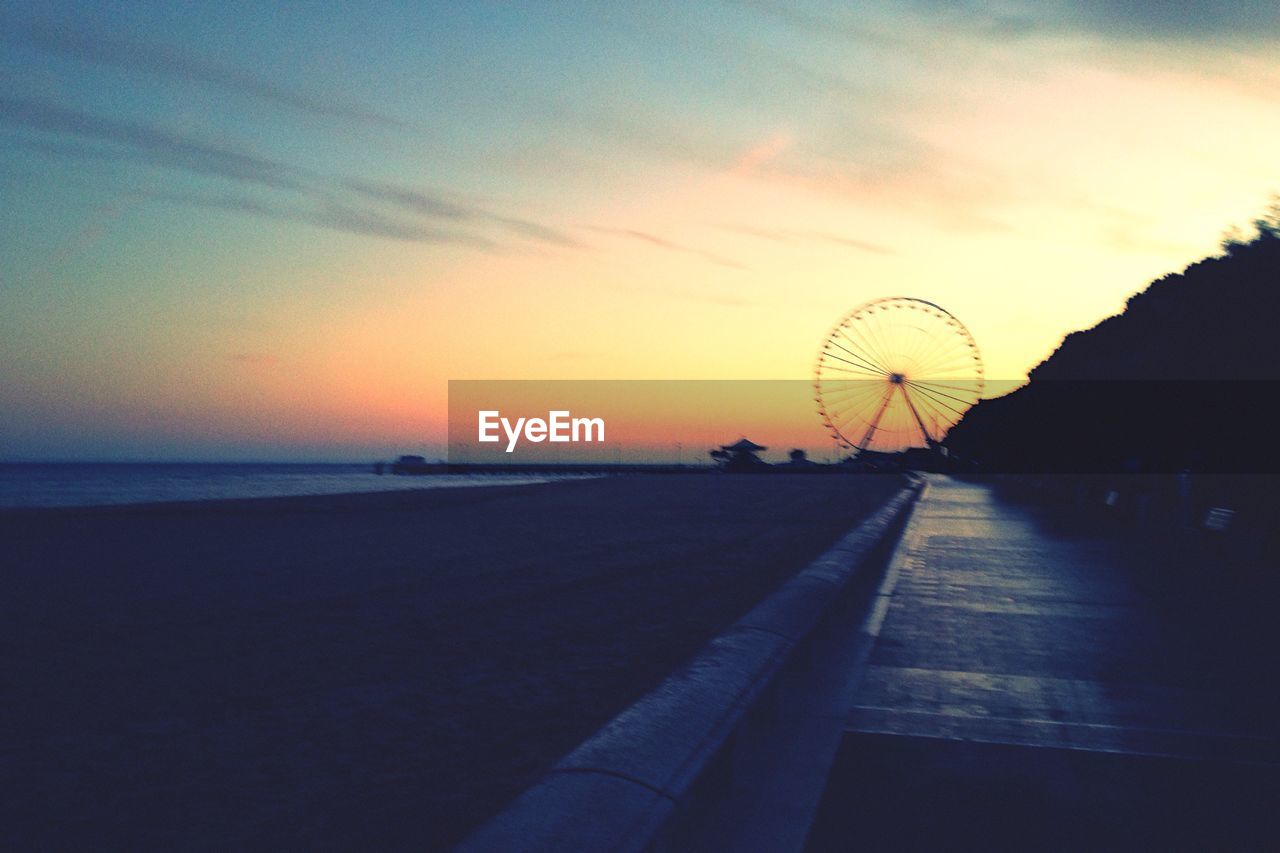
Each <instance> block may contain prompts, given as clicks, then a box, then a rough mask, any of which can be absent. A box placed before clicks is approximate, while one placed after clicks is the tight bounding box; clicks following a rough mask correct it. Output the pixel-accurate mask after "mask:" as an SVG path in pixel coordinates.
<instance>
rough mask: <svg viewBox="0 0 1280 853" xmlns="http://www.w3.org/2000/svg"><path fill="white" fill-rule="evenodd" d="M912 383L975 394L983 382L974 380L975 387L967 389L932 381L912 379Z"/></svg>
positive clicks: (971, 386)
mask: <svg viewBox="0 0 1280 853" xmlns="http://www.w3.org/2000/svg"><path fill="white" fill-rule="evenodd" d="M911 381H912V382H914V383H915V384H916V385H926V386H928V387H930V388H948V389H950V390H952V391H960V392H962V393H963V392H965V391H972V392H974V393H975V394H976V393H979V391H978V387H977V386H980V385H982V380H981V379H978V378H975V379H974V384H973V385H970V386H967V387H966V386H964V385H948V384H947V383H945V382H935V381H934V380H932V379H912V380H911Z"/></svg>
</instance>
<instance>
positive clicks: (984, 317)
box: [0, 0, 1280, 460]
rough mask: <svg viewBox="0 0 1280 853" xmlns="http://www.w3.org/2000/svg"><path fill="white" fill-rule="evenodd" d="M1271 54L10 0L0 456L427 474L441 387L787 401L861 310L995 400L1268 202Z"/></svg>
mask: <svg viewBox="0 0 1280 853" xmlns="http://www.w3.org/2000/svg"><path fill="white" fill-rule="evenodd" d="M1278 48H1280V6H1277V5H1276V4H1274V3H1250V2H1244V3H1239V2H1237V3H1229V4H1228V3H1217V2H1208V0H1195V1H1194V2H1177V3H1174V2H1101V0H1086V2H1070V3H1068V2H1060V3H1055V2H1017V0H1010V2H1002V3H992V4H980V3H963V4H955V3H942V2H931V0H920V2H913V3H894V4H877V3H867V4H858V7H857V8H856V9H854V8H853V7H852V6H851V5H849V4H841V3H834V2H833V3H815V2H797V3H781V2H774V0H728V2H717V1H716V0H710V2H707V3H700V4H688V3H674V2H673V3H665V2H641V3H636V4H579V3H564V4H560V3H545V4H490V3H485V2H476V3H465V4H459V3H450V4H432V3H420V2H419V3H390V2H381V3H356V2H349V3H322V2H314V3H307V4H287V5H286V4H263V3H259V2H250V3H240V2H224V3H219V4H186V3H144V2H135V3H128V4H121V3H59V2H53V3H40V4H35V3H7V4H4V5H3V6H2V7H0V199H2V200H3V203H2V204H0V459H9V460H35V459H42V460H44V459H180V460H231V459H255V460H277V459H278V460H287V459H308V460H313V459H334V460H345V459H370V458H386V457H388V456H391V455H394V454H396V453H402V452H426V453H427V454H428V455H429V454H431V453H432V452H437V451H439V449H440V448H442V446H443V444H444V441H445V435H446V431H447V383H448V380H451V379H453V380H460V379H461V380H474V379H504V380H505V379H804V378H806V377H809V376H811V375H812V371H813V366H814V359H815V356H816V354H817V351H818V348H819V346H820V345H821V344H822V341H823V339H824V337H825V336H826V334H827V333H828V332H829V330H830V329H831V327H832V326H833V324H834V323H835V322H836V321H837V320H838V319H839V318H840V317H841V316H843V315H844V314H845V313H847V312H848V311H849V310H851V309H853V308H855V307H857V306H858V305H860V304H862V303H865V302H868V301H870V300H872V299H876V298H881V297H886V296H910V297H916V298H920V299H926V300H929V301H931V302H935V303H937V304H939V305H941V306H943V307H944V308H946V309H947V310H948V311H950V312H951V313H952V314H954V315H955V316H956V317H957V318H959V319H960V320H961V321H962V322H963V323H964V324H965V325H966V326H967V327H968V329H969V330H970V331H971V332H972V334H973V336H974V338H975V340H976V341H977V343H978V345H979V347H980V348H981V352H982V356H983V360H984V364H985V370H986V375H987V376H988V377H989V378H992V379H995V380H1018V379H1021V378H1023V377H1025V375H1026V373H1027V371H1028V370H1029V369H1030V368H1031V367H1033V366H1034V365H1035V364H1036V363H1037V362H1038V361H1040V360H1041V359H1042V358H1044V357H1045V356H1046V355H1048V354H1049V353H1050V352H1051V351H1052V350H1053V349H1054V347H1055V346H1056V345H1057V344H1058V342H1059V341H1060V340H1061V338H1062V336H1063V335H1064V334H1066V333H1067V332H1070V331H1072V330H1074V329H1078V328H1084V327H1087V326H1090V325H1092V324H1093V323H1094V322H1096V321H1097V320H1099V319H1101V318H1102V317H1105V316H1107V315H1109V314H1113V313H1115V312H1116V311H1118V310H1120V309H1121V308H1122V307H1123V305H1124V301H1125V299H1126V298H1127V297H1128V296H1130V295H1131V294H1133V293H1134V292H1136V291H1138V290H1141V289H1142V288H1143V287H1144V286H1145V285H1146V284H1147V283H1148V282H1149V281H1150V280H1152V279H1153V278H1157V277H1159V276H1161V275H1163V274H1165V273H1168V272H1174V271H1177V270H1179V269H1181V268H1182V267H1184V266H1185V265H1186V264H1188V263H1190V262H1192V261H1194V260H1196V259H1198V258H1200V257H1203V256H1205V255H1206V254H1212V253H1214V252H1215V251H1217V246H1218V242H1219V240H1220V239H1221V237H1222V234H1223V232H1224V231H1225V230H1226V229H1227V228H1228V227H1230V226H1231V225H1233V224H1242V223H1246V222H1248V221H1249V220H1251V219H1252V218H1253V217H1254V216H1255V215H1256V214H1258V213H1259V212H1260V211H1261V210H1262V209H1263V207H1264V206H1265V204H1266V202H1267V200H1268V198H1269V196H1270V195H1271V194H1272V193H1273V192H1274V191H1275V190H1276V189H1277V188H1280V164H1278V162H1277V159H1276V157H1275V153H1274V152H1275V140H1276V139H1277V138H1280V49H1278ZM996 385H997V386H998V387H1008V385H1007V382H1004V383H1001V382H999V381H998V382H997V383H996ZM814 428H815V430H819V431H820V430H821V428H822V427H821V423H820V422H819V420H818V418H817V415H816V414H815V416H814ZM729 432H734V430H732V429H729ZM734 438H736V434H732V435H726V440H732V439H734Z"/></svg>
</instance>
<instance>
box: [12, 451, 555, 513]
mask: <svg viewBox="0 0 1280 853" xmlns="http://www.w3.org/2000/svg"><path fill="white" fill-rule="evenodd" d="M553 479H563V478H562V477H559V476H522V475H507V474H433V475H426V476H396V475H394V474H381V475H380V474H377V473H375V472H374V468H373V465H372V464H269V463H195V464H193V463H132V462H129V463H126V462H119V463H92V464H85V463H0V509H5V508H14V507H71V506H105V505H110V504H142V503H163V502H169V501H203V500H217V499H222V498H269V497H285V496H291V495H335V494H347V493H351V492H390V491H408V490H414V489H444V488H461V487H468V486H503V485H525V484H535V483H545V482H547V481H549V480H553Z"/></svg>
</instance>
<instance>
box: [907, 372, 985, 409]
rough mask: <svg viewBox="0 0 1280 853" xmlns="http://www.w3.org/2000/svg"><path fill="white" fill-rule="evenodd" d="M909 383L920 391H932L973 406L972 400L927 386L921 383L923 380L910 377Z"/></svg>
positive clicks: (961, 403) (964, 404)
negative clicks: (919, 380)
mask: <svg viewBox="0 0 1280 853" xmlns="http://www.w3.org/2000/svg"><path fill="white" fill-rule="evenodd" d="M907 384H908V385H910V386H911V387H912V388H915V389H916V390H918V391H924V392H928V393H930V394H936V395H937V396H939V397H945V398H947V399H948V400H954V401H955V402H957V403H959V404H960V405H962V406H971V405H973V403H972V401H970V400H965V399H963V398H961V397H957V396H955V395H954V394H948V393H947V392H945V391H939V390H937V389H936V388H926V387H925V385H924V384H923V383H921V382H917V381H915V380H914V379H908V380H907Z"/></svg>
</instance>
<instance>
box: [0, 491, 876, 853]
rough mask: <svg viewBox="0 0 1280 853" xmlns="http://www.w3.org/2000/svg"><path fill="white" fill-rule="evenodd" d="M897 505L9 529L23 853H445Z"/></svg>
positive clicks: (570, 498) (506, 507)
mask: <svg viewBox="0 0 1280 853" xmlns="http://www.w3.org/2000/svg"><path fill="white" fill-rule="evenodd" d="M898 485H899V481H898V479H897V478H895V477H888V476H884V477H879V476H862V477H857V478H854V477H839V476H832V477H803V476H795V475H771V476H742V477H726V476H711V475H688V476H631V477H615V478H604V479H599V480H591V481H580V482H565V483H554V484H547V485H535V486H519V487H493V488H476V489H465V490H448V491H426V492H414V493H398V494H389V495H356V496H339V497H325V498H289V499H279V500H260V501H238V502H217V503H204V504H188V505H173V506H152V507H135V508H114V509H110V510H103V511H72V510H44V511H17V512H7V513H0V540H2V541H3V542H4V543H5V551H6V560H5V562H6V564H7V567H6V570H5V572H4V574H3V585H4V586H3V594H2V595H0V641H2V642H3V646H4V648H5V650H6V659H7V660H6V670H7V671H8V678H7V679H6V680H7V681H8V684H7V687H8V690H7V693H8V694H9V695H8V698H7V699H6V701H5V703H4V704H5V710H4V712H3V714H4V717H5V723H4V726H3V730H2V734H0V737H2V738H3V742H2V743H0V747H2V748H3V750H4V754H5V761H4V765H5V768H6V769H5V770H4V771H3V773H4V774H5V776H6V777H8V778H6V779H5V788H6V790H7V791H9V792H10V793H9V794H8V795H7V802H6V804H5V810H6V812H7V815H6V817H5V819H4V820H3V825H4V827H5V829H4V832H5V834H7V835H8V836H9V839H8V842H7V843H6V845H5V846H7V847H9V848H11V849H14V848H24V849H25V848H32V847H35V846H46V847H47V846H56V847H66V846H91V847H94V848H96V849H104V848H135V849H136V848H139V847H148V848H156V847H175V846H181V847H184V848H193V847H194V848H206V847H207V848H210V849H214V848H217V849H227V848H234V847H241V848H243V847H246V846H247V847H254V848H258V847H279V846H283V847H293V848H299V847H304V848H319V849H324V848H334V847H373V848H379V847H392V848H397V849H402V848H414V849H423V848H424V847H425V848H428V849H440V848H444V847H447V846H449V845H450V844H451V843H453V842H455V841H457V840H459V839H460V838H461V837H462V836H463V835H464V834H465V833H466V832H467V831H468V830H469V829H471V828H473V827H474V826H475V825H477V824H478V823H479V822H480V821H482V820H484V819H485V818H486V817H487V816H489V815H490V814H492V813H494V812H496V811H497V810H499V809H501V808H502V807H503V805H504V804H505V803H506V802H507V801H509V799H510V798H511V797H513V796H514V795H515V794H517V793H518V792H519V791H520V790H522V789H523V788H524V787H525V786H526V785H528V784H529V783H530V782H532V781H534V780H535V779H536V778H537V777H538V776H539V775H540V774H541V773H542V772H544V771H545V769H546V768H547V767H548V766H549V765H550V764H551V763H553V762H554V761H555V760H556V759H558V758H559V757H560V756H561V755H563V754H564V753H565V752H566V751H568V750H569V749H571V748H572V747H573V746H574V745H576V744H577V743H578V742H579V741H580V740H582V739H583V738H584V737H586V736H587V735H589V734H590V733H591V732H593V731H594V730H595V729H596V728H597V727H598V726H599V725H601V724H602V723H603V722H605V721H606V720H608V719H609V718H610V717H612V716H613V715H614V714H616V713H617V712H618V711H619V710H621V709H622V708H623V707H625V706H626V705H628V704H629V703H631V702H632V701H634V700H635V699H637V698H638V697H639V696H641V695H642V694H643V693H644V692H645V691H647V690H648V689H650V688H651V687H653V686H654V685H655V684H656V683H657V682H658V681H660V680H661V678H662V677H663V676H664V675H665V674H666V673H667V672H668V671H670V670H671V669H672V668H673V667H675V666H677V665H678V664H679V663H681V662H682V661H683V660H684V659H686V658H687V657H689V656H690V655H691V654H692V653H693V652H695V651H696V650H697V649H698V648H699V647H700V646H701V645H702V644H703V643H704V642H706V640H708V639H709V638H710V637H712V636H713V635H714V634H716V633H717V632H718V631H719V630H721V629H722V628H723V627H725V626H726V625H728V624H729V623H730V622H732V621H733V620H734V619H735V618H737V617H738V616H739V615H741V614H742V613H743V612H745V611H746V610H747V609H748V608H749V607H750V606H751V605H752V604H754V603H755V602H756V601H758V600H759V599H760V598H761V597H762V596H764V595H765V594H767V593H768V592H769V591H770V590H771V589H773V588H774V587H776V586H777V585H778V584H779V583H780V582H781V581H782V580H783V579H785V578H786V577H788V576H789V575H790V574H792V573H793V572H795V571H796V570H798V569H799V568H801V567H803V566H804V565H805V563H807V562H808V561H809V560H810V559H812V558H813V557H814V556H816V555H817V554H818V553H820V552H821V551H822V550H823V549H824V548H825V547H826V546H827V545H828V544H830V543H831V542H832V541H834V540H835V539H837V538H838V537H839V536H840V535H841V534H843V533H844V532H846V531H847V530H849V529H850V528H852V527H853V526H854V525H855V524H856V523H857V522H858V521H859V520H860V519H861V518H862V517H863V516H865V515H866V514H867V513H868V512H870V511H871V510H873V509H875V508H876V507H877V506H879V505H880V503H881V502H882V501H883V500H884V499H885V498H886V497H887V496H889V495H890V494H892V493H893V491H894V490H895V489H896V487H897V486H898Z"/></svg>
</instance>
